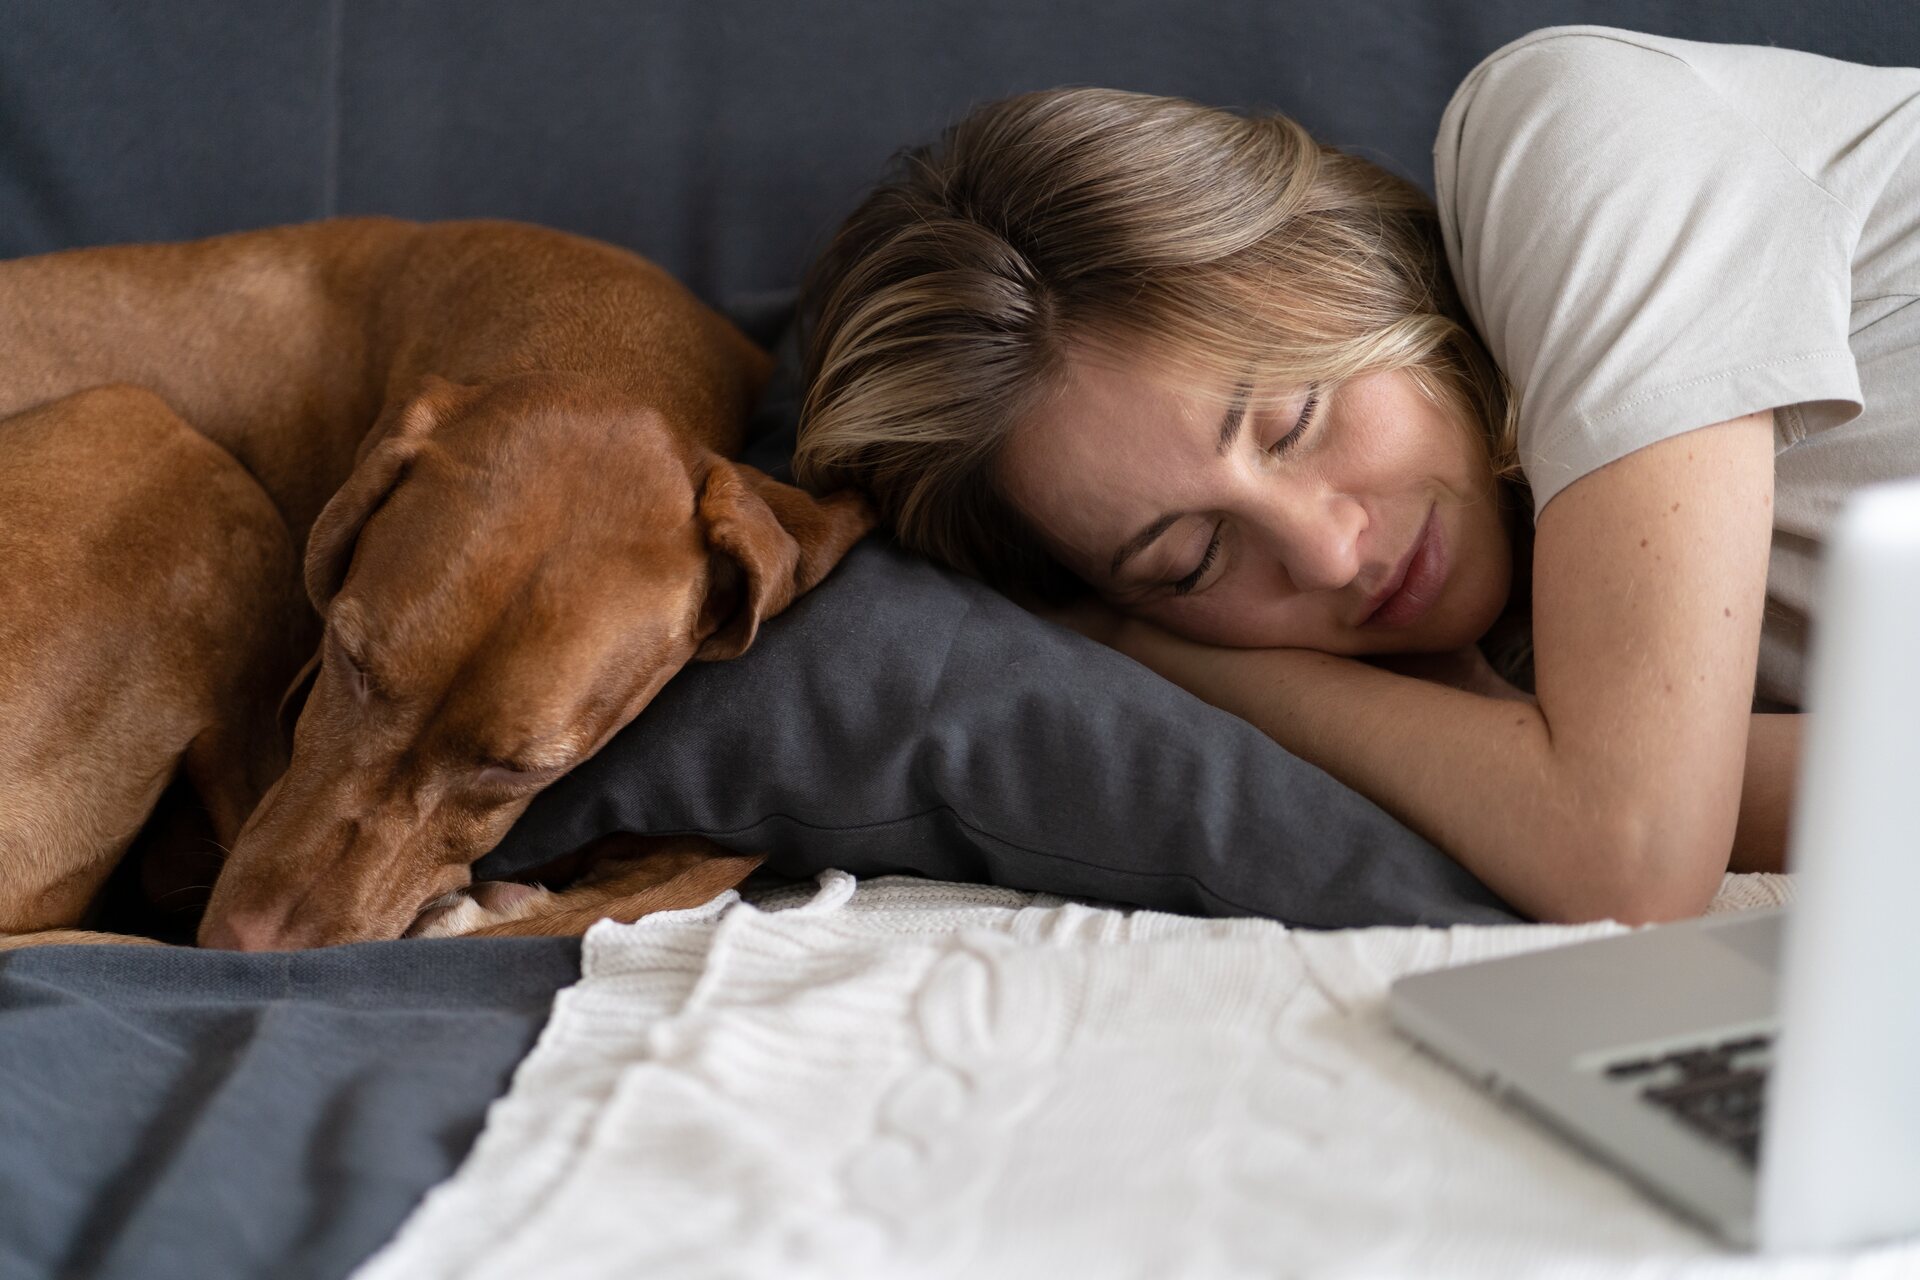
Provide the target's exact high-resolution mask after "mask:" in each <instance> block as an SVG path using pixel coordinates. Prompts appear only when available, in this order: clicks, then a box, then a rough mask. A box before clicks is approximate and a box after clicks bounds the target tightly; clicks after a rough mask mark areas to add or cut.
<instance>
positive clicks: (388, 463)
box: [306, 374, 477, 614]
mask: <svg viewBox="0 0 1920 1280" xmlns="http://www.w3.org/2000/svg"><path fill="white" fill-rule="evenodd" d="M476 393H477V388H474V387H466V386H461V385H460V384H458V383H454V382H448V381H447V380H446V379H445V378H440V377H436V376H434V375H433V374H426V375H425V376H423V377H422V378H421V379H420V385H419V387H418V388H417V389H416V390H415V391H414V393H413V394H412V395H411V396H409V397H407V398H406V399H405V400H397V401H394V402H392V403H390V404H389V405H388V406H387V409H386V411H385V412H384V413H382V414H381V415H380V419H379V421H377V422H375V423H374V424H373V428H372V429H371V430H369V431H368V432H367V434H366V436H365V438H364V439H362V440H361V441H360V449H359V452H358V454H357V455H356V456H355V460H354V464H353V472H352V474H350V475H349V476H348V477H347V482H346V483H345V484H343V485H341V486H340V488H339V489H338V490H337V491H336V492H335V493H334V495H333V497H332V498H331V499H329V500H328V502H327V505H326V506H324V507H322V508H321V509H320V515H319V516H318V518H316V519H315V520H314V522H313V529H312V531H311V532H309V533H308V534H307V559H306V581H307V596H308V598H309V599H311V600H312V601H313V607H314V608H315V609H317V610H319V611H320V612H321V613H323V614H324V613H325V612H326V611H327V606H328V605H330V604H332V603H333V597H334V596H335V595H336V594H337V593H338V592H339V590H340V586H341V584H342V583H344V582H345V581H346V579H347V566H348V565H349V564H350V563H352V561H353V544H354V541H355V540H356V539H357V538H359V536H360V530H361V528H362V527H363V526H364V525H365V524H366V523H367V519H368V517H370V516H372V515H373V513H374V511H376V510H377V509H378V508H379V506H380V504H381V503H382V502H385V501H386V500H387V495H388V494H390V493H392V492H393V489H394V486H395V485H397V484H399V483H400V481H401V479H402V477H404V476H405V475H406V472H407V465H408V464H409V463H410V462H412V461H413V459H414V458H415V457H416V456H417V455H418V454H419V452H420V450H421V447H422V446H423V445H425V443H426V441H427V438H428V436H430V435H431V434H432V432H433V428H434V424H435V423H437V422H439V421H440V420H441V419H442V418H444V417H445V416H446V415H447V414H448V413H450V412H451V411H452V410H453V409H454V408H456V407H457V406H458V405H460V404H461V403H462V402H463V401H464V400H466V399H469V398H471V397H472V396H473V395H474V394H476Z"/></svg>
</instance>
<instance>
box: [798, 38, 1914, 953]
mask: <svg viewBox="0 0 1920 1280" xmlns="http://www.w3.org/2000/svg"><path fill="white" fill-rule="evenodd" d="M1916 128H1920V72H1915V71H1910V70H1906V69H1899V68H1894V69H1877V68H1868V67H1862V66H1856V65H1853V64H1849V63H1843V62H1837V61H1834V60H1831V59H1826V58H1821V57H1816V56H1814V55H1811V54H1805V53H1797V52H1793V51H1789V50H1780V49H1774V48H1760V47H1744V46H1732V45H1712V44H1702V43H1696V42H1689V41H1682V40H1674V39H1667V38H1662V37H1654V36H1646V35H1641V34H1638V33H1634V32H1629V31H1620V30H1616V29H1611V28H1602V27H1556V28H1547V29H1544V30H1541V31H1536V32H1534V33H1532V34H1530V35H1528V36H1526V37H1523V38H1522V39H1520V40H1517V41H1514V42H1513V43H1511V44H1509V45H1507V46H1505V47H1504V48H1502V49H1500V50H1498V51H1496V52H1495V53H1494V54H1492V55H1490V56H1489V57H1488V58H1487V59H1486V60H1485V61H1483V62H1482V63H1481V64H1480V65H1479V66H1478V67H1476V68H1475V69H1474V70H1473V72H1472V73H1471V74H1470V75H1469V76H1468V77H1467V79H1466V80H1465V81H1464V82H1463V83H1462V85H1461V86H1460V88H1459V89H1458V90H1457V91H1456V93H1455V95H1454V97H1453V99H1452V101H1451V102H1450V103H1449V105H1448V107H1447V109H1446V112H1445V114H1444V115H1443V117H1442V120H1441V124H1440V132H1439V137H1438V140H1437V142H1436V145H1435V148H1434V158H1435V178H1436V190H1437V192H1438V196H1439V200H1438V206H1437V208H1436V207H1435V205H1434V203H1433V202H1430V201H1428V200H1427V199H1426V197H1425V196H1424V194H1423V193H1421V192H1420V191H1419V190H1417V189H1416V188H1414V187H1413V186H1411V185H1410V184H1408V183H1406V182H1404V181H1402V180H1400V179H1397V178H1395V177H1393V176H1392V175H1389V174H1387V173H1385V172H1383V171H1382V170H1380V169H1378V168H1376V167H1374V166H1372V165H1369V164H1367V163H1366V162H1364V161H1361V160H1359V159H1356V158H1354V157H1351V156H1347V155H1344V154H1341V153H1339V152H1337V151H1334V150H1332V149H1330V148H1326V147H1321V146H1318V145H1316V144H1315V143H1314V142H1313V141H1312V140H1311V139H1309V138H1308V137H1307V136H1306V134H1305V133H1304V132H1303V131H1302V130H1301V129H1300V128H1299V127H1298V126H1297V125H1296V124H1294V123H1293V122H1291V121H1290V120H1287V119H1285V118H1283V117H1277V116H1275V117H1266V118H1255V119H1243V118H1241V117H1239V116H1236V115H1232V114H1229V113H1226V112H1223V111H1217V110H1212V109H1208V108H1205V107H1200V106H1196V105H1194V104H1192V103H1188V102H1184V101H1180V100H1175V99H1168V98H1155V97H1147V96H1143V95H1134V94H1125V93H1119V92H1115V91H1109V90H1098V89H1082V90H1065V91H1057V92H1051V93H1040V94H1030V95H1024V96H1022V97H1018V98H1013V99H1009V100H1007V101H1004V102H1000V103H995V104H991V105H989V106H987V107H984V108H981V109H979V110H977V111H976V112H974V113H973V114H972V115H971V116H969V117H968V118H967V119H966V120H965V121H963V122H962V123H960V124H959V125H957V126H955V127H954V128H953V129H951V130H949V131H948V132H947V134H946V135H945V136H944V137H943V138H942V139H941V141H940V142H939V143H938V144H936V145H933V146H930V147H922V148H920V149H918V150H916V151H913V152H909V153H907V154H906V156H905V157H904V165H903V166H902V169H901V171H900V172H899V173H898V174H896V175H895V176H894V177H893V178H892V179H891V180H890V181H889V182H887V183H886V184H884V185H883V186H881V187H880V188H879V189H877V190H876V191H875V192H874V193H873V194H872V195H871V196H870V197H869V198H868V199H867V200H866V201H865V203H863V204H862V206H861V207H860V208H859V210H857V211H856V212H855V213H854V215H853V216H852V217H851V218H850V219H849V221H848V222H847V224H846V225H845V226H844V227H843V228H842V230H841V232H840V234H839V236H838V237H837V238H836V240H835V242H834V244H833V245H832V247H831V248H830V249H829V250H828V252H827V253H826V254H825V255H824V256H823V257H822V259H821V260H820V262H818V263H817V264H816V265H815V269H814V270H813V272H812V273H810V276H809V281H808V286H807V290H806V299H805V310H806V314H807V315H808V317H809V320H810V324H811V342H810V351H809V370H808V384H809V385H808V396H807V403H806V408H805V412H804V416H803V421H802V425H801V434H800V443H799V448H798V451H797V453H796V456H795V471H796V474H797V475H798V476H799V478H800V479H801V480H802V482H803V483H806V484H808V485H810V486H813V487H816V488H830V487H834V486H837V485H841V484H847V483H853V484H858V485H860V486H862V487H864V488H866V489H867V490H869V491H870V492H871V493H872V494H873V495H874V496H875V498H876V499H877V501H878V502H879V505H880V507H881V509H882V510H883V512H884V514H885V515H886V517H887V518H888V520H889V521H890V523H891V524H892V526H893V528H894V530H895V532H896V534H897V535H898V536H899V537H900V539H901V540H902V541H903V542H905V543H906V544H907V545H909V546H911V547H914V548H916V549H918V550H920V551H922V552H924V553H926V554H929V555H931V556H933V557H935V558H936V559H939V560H942V561H944V562H946V563H948V564H950V565H953V566H955V567H956V568H959V569H961V570H963V571H965V572H968V573H971V574H974V575H976V576H979V577H981V578H983V579H985V580H987V581H989V582H992V583H994V584H995V585H997V586H1000V587H1001V588H1002V589H1005V590H1007V591H1009V592H1010V593H1012V594H1015V595H1016V596H1018V597H1020V598H1023V599H1026V600H1030V601H1034V602H1035V603H1036V607H1039V608H1041V609H1042V611H1043V612H1046V613H1048V615H1049V616H1052V617H1055V618H1058V619H1059V620H1061V621H1065V622H1067V623H1068V624H1069V625H1073V626H1075V627H1078V628H1079V629H1080V630H1082V631H1084V632H1086V633H1087V634H1090V635H1093V636H1095V637H1096V638H1098V639H1101V640H1103V641H1105V642H1106V643H1108V644H1110V645H1112V646H1114V647H1115V648H1117V649H1119V650H1121V651H1122V652H1125V653H1127V654H1129V655H1131V656H1132V657H1134V658H1136V659H1137V660H1139V661H1141V662H1143V663H1145V664H1147V665H1148V666H1150V667H1152V668H1153V669H1155V670H1157V671H1159V672H1160V673H1161V674H1163V675H1165V676H1166V677H1168V678H1169V679H1172V680H1174V681H1176V682H1178V683H1179V684H1181V685H1183V686H1184V687H1186V688H1187V689H1189V690H1191V691H1192V692H1194V693H1195V694H1197V695H1199V696H1200V697H1202V698H1205V699H1207V700H1208V701H1210V702H1212V703H1214V704H1215V705H1217V706H1220V707H1222V708H1225V709H1227V710H1229V711H1232V712H1234V713H1236V714H1238V715H1240V716H1242V717H1243V718H1245V719H1247V720H1248V721H1250V722H1252V723H1253V724H1255V725H1257V726H1258V727H1259V728H1261V729H1262V730H1263V731H1265V732H1266V733H1268V734H1269V735H1270V736H1272V737H1273V738H1274V739H1275V740H1276V741H1277V742H1279V743H1280V744H1281V745H1282V746H1284V747H1286V748H1287V749H1288V750H1290V751H1292V752H1294V753H1295V754H1297V755H1300V756H1302V757H1304V758H1306V759H1308V760H1311V761H1313V762H1314V763H1316V764H1318V765H1320V766H1321V767H1322V768H1325V769H1326V770H1327V771H1329V772H1330V773H1332V774H1333V775H1334V776H1336V777H1338V778H1339V779H1341V780H1342V781H1343V782H1345V783H1347V784H1348V785H1349V786H1352V787H1354V788H1356V789H1357V790H1359V791H1361V792H1363V793H1365V794H1366V795H1368V796H1370V797H1372V798H1373V799H1374V800H1375V801H1377V802H1378V803H1380V804H1381V805H1383V806H1384V807H1385V808H1387V809H1388V810H1389V811H1390V812H1392V813H1393V814H1394V815H1395V816H1397V817H1398V818H1399V819H1400V820H1401V821H1403V822H1405V823H1407V824H1408V825H1409V826H1411V827H1413V828H1414V829H1415V830H1417V831H1420V832H1421V833H1422V834H1424V835H1425V836H1426V837H1427V838H1429V839H1430V840H1432V841H1433V842H1434V843H1435V844H1437V845H1438V846H1439V847H1441V848H1442V849H1445V850H1446V851H1447V852H1448V853H1449V854H1451V855H1452V856H1453V857H1455V858H1457V859H1458V860H1459V861H1460V862H1461V863H1463V864H1464V865H1465V866H1466V867H1467V868H1469V869H1470V870H1471V871H1473V872H1474V873H1475V874H1476V875H1478V876H1479V877H1480V879H1482V880H1483V881H1484V882H1486V883H1487V884H1488V885H1489V886H1490V887H1491V888H1493V889H1494V890H1495V891H1496V892H1498V893H1499V894H1501V895H1502V896H1503V897H1504V898H1506V899H1507V900H1508V901H1509V902H1510V903H1512V904H1513V905H1514V906H1515V907H1516V908H1518V909H1519V910H1521V911H1523V912H1526V913H1528V914H1530V915H1532V916H1534V917H1537V918H1540V919H1551V920H1587V919H1596V918H1604V917H1612V918H1615V919H1619V920H1625V921H1632V922H1640V921H1652V920H1661V919H1671V918H1676V917H1681V916H1686V915H1691V914H1697V913H1698V912H1699V911H1700V910H1702V909H1703V908H1704V907H1705V905H1706V904H1707V902H1708V901H1709V900H1710V899H1711V897H1712V896H1713V894H1714V892H1715V890H1716V888H1717V887H1718V885H1719V882H1720V878H1721V875H1722V873H1724V872H1725V871H1727V870H1728V869H1729V867H1731V868H1732V869H1734V870H1775V869H1779V867H1780V866H1781V862H1782V856H1783V848H1784V845H1785V841H1786V829H1787V812H1788V800H1789V798H1790V796H1791V793H1792V787H1793V781H1794V768H1795V758H1796V753H1797V748H1798V744H1799V740H1800V732H1801V730H1800V716H1799V715H1798V714H1796V713H1794V711H1793V708H1794V707H1795V706H1797V704H1798V701H1799V694H1800V687H1799V680H1800V670H1801V663H1802V661H1803V659H1804V657H1805V645H1806V639H1807V623H1808V617H1807V614H1808V610H1809V608H1810V604H1811V600H1812V586H1813V567H1814V564H1815V560H1816V557H1817V553H1818V548H1819V542H1820V538H1821V536H1822V534H1823V532H1824V531H1825V529H1826V528H1827V526H1828V524H1829V522H1830V520H1831V518H1832V516H1833V514H1834V511H1835V508H1836V507H1837V505H1838V503H1839V500H1840V498H1841V497H1842V496H1843V495H1844V494H1845V492H1846V491H1847V490H1849V489H1850V488H1852V487H1854V486H1857V485H1859V484H1863V483H1867V482H1869V481H1872V480H1877V479H1884V478H1891V477H1893V476H1898V475H1910V474H1915V473H1920V414H1915V413H1914V412H1912V410H1911V408H1910V406H1912V405H1914V404H1916V403H1920V308H1912V307H1907V306H1906V305H1905V304H1906V303H1907V302H1909V301H1911V300H1912V298H1913V297H1914V296H1915V295H1916V294H1920V235H1916V234H1915V230H1916V228H1915V223H1916V222H1920V148H1915V147H1914V146H1913V145H1912V139H1913V138H1914V137H1915V136H1916ZM1088 589H1090V590H1088ZM1076 592H1077V593H1078V597H1077V598H1076ZM1529 630H1530V638H1531V659H1532V662H1531V667H1532V674H1531V679H1530V680H1529V679H1528V677H1527V676H1526V675H1525V674H1523V670H1524V666H1525V664H1524V662H1516V661H1511V659H1512V658H1513V657H1514V655H1515V654H1516V653H1517V654H1519V655H1520V656H1521V657H1522V658H1524V656H1525V647H1524V643H1522V645H1520V646H1518V647H1516V646H1515V645H1514V644H1512V643H1511V639H1512V637H1513V636H1515V635H1518V636H1520V637H1521V638H1522V641H1523V642H1524V639H1525V638H1526V636H1527V634H1528V632H1529ZM1483 643H1484V645H1485V646H1486V648H1487V649H1490V650H1496V651H1497V652H1498V654H1499V655H1500V658H1501V662H1502V666H1503V667H1504V668H1505V672H1506V675H1505V677H1504V678H1503V676H1502V675H1498V674H1496V673H1495V671H1494V670H1493V669H1492V667H1491V666H1490V664H1489V663H1488V661H1487V659H1486V658H1485V657H1483V656H1482V653H1483V649H1482V647H1481V646H1482V644H1483ZM1423 677H1424V678H1423ZM1509 679H1519V680H1520V681H1521V682H1522V683H1524V684H1529V685H1530V691H1527V690H1523V689H1521V688H1517V687H1515V686H1514V685H1513V684H1512V683H1509ZM1763 708H1766V709H1763Z"/></svg>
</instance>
